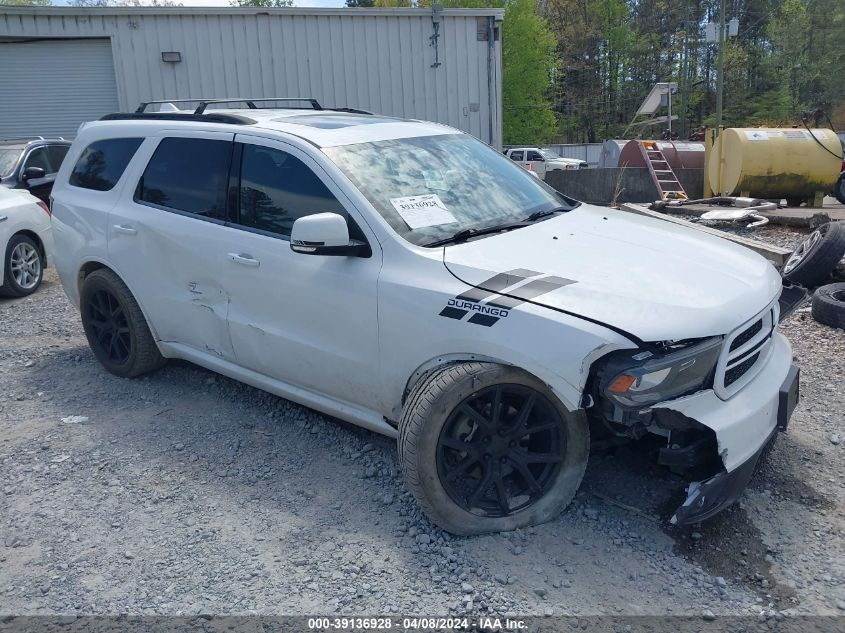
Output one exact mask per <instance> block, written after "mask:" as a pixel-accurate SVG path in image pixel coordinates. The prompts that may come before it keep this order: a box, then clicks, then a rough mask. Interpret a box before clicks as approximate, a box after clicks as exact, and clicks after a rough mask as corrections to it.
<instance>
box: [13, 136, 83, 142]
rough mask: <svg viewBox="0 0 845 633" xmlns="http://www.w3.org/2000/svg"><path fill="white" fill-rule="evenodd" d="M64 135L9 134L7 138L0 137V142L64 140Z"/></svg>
mask: <svg viewBox="0 0 845 633" xmlns="http://www.w3.org/2000/svg"><path fill="white" fill-rule="evenodd" d="M66 140H67V139H66V138H65V137H64V136H47V137H44V136H10V137H8V138H0V143H8V142H9V141H66Z"/></svg>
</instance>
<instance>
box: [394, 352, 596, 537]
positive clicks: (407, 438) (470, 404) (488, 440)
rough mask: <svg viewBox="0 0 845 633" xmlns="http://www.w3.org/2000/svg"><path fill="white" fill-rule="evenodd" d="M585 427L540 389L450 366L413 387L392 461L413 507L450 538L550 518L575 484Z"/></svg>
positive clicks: (520, 376)
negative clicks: (399, 470)
mask: <svg viewBox="0 0 845 633" xmlns="http://www.w3.org/2000/svg"><path fill="white" fill-rule="evenodd" d="M589 440H590V437H589V427H588V423H587V419H586V416H585V415H584V413H583V412H582V411H578V412H570V411H568V410H567V409H566V408H565V407H564V406H563V405H562V404H561V403H560V401H559V400H558V399H557V398H556V397H555V396H554V394H553V393H552V392H551V390H550V389H549V388H548V387H547V386H546V385H545V384H544V383H543V382H542V381H540V380H538V379H536V378H534V377H533V376H531V375H529V374H527V373H525V372H524V371H522V370H520V369H518V368H516V367H510V366H504V365H496V364H492V363H475V362H473V363H460V364H454V365H448V366H445V367H442V368H439V369H437V370H434V371H433V372H431V373H430V374H428V375H427V376H426V377H424V378H423V379H422V380H420V381H419V382H418V383H417V385H415V386H414V388H413V390H412V391H411V393H410V395H409V396H408V400H407V402H406V404H405V410H404V412H403V415H402V419H401V421H400V425H399V460H400V464H401V467H402V471H403V473H404V475H405V482H406V484H407V485H408V488H409V489H410V490H411V493H412V494H413V495H414V497H415V498H416V500H417V503H418V504H419V505H420V507H421V508H422V509H423V511H424V512H425V513H426V514H427V515H428V517H429V518H430V519H431V520H432V521H433V522H434V523H436V524H437V525H439V526H440V527H441V528H443V529H445V530H448V531H449V532H452V533H454V534H482V533H486V532H499V531H509V530H514V529H516V528H519V527H524V526H527V525H534V524H538V523H544V522H546V521H550V520H552V519H554V518H555V517H556V516H557V515H558V514H559V513H560V511H561V510H562V509H563V508H564V507H566V506H567V505H568V504H569V503H570V501H571V500H572V497H573V496H574V495H575V492H576V491H577V489H578V486H579V485H580V483H581V479H582V478H583V476H584V470H585V468H586V466H587V458H588V456H589V444H590V441H589Z"/></svg>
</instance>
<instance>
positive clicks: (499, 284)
mask: <svg viewBox="0 0 845 633" xmlns="http://www.w3.org/2000/svg"><path fill="white" fill-rule="evenodd" d="M542 274H543V273H538V272H535V271H533V270H526V269H524V268H517V269H516V270H509V271H508V272H506V273H499V274H497V275H493V276H492V277H490V279H488V280H486V281H482V282H481V283H480V284H478V285H479V286H483V288H482V287H479V288H473V289H472V290H467V291H466V292H463V293H461V294H459V295H458V296H457V297H455V299H462V300H464V301H475V302H478V301H483V300H484V299H486V298H487V297H492V296H493V295H497V294H499V293H500V292H501V291H502V290H504V289H505V288H507V287H508V286H514V285H516V284H518V283H520V282H522V281H525V280H526V279H528V278H530V277H536V276H537V275H542Z"/></svg>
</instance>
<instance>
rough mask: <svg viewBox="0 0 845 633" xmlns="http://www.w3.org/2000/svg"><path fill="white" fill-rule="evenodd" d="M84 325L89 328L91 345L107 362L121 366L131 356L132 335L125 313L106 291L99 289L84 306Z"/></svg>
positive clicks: (118, 302) (116, 300)
mask: <svg viewBox="0 0 845 633" xmlns="http://www.w3.org/2000/svg"><path fill="white" fill-rule="evenodd" d="M85 311H86V315H85V316H86V317H87V318H86V323H87V324H88V325H89V326H90V328H91V331H92V334H93V337H92V339H93V340H92V343H94V344H95V345H97V346H98V347H99V350H98V351H99V352H100V353H101V354H102V355H103V356H105V357H106V358H107V359H108V360H109V362H111V363H114V364H116V365H123V364H125V363H126V362H127V361H128V360H129V357H130V355H131V354H132V334H131V332H130V329H129V320H128V319H127V317H126V311H125V310H124V308H123V306H122V305H121V303H120V301H118V299H117V297H115V296H114V295H113V294H112V293H111V292H109V291H108V290H106V289H104V288H101V289H98V290H97V291H96V292H94V293H92V295H91V296H90V298H89V300H88V302H87V303H86V305H85Z"/></svg>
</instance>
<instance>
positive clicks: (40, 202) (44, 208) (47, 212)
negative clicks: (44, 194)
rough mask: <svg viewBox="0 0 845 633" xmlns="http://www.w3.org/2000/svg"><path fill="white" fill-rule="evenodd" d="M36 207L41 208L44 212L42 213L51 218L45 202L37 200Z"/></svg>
mask: <svg viewBox="0 0 845 633" xmlns="http://www.w3.org/2000/svg"><path fill="white" fill-rule="evenodd" d="M38 206H39V207H41V208H42V209H43V210H44V213H46V214H47V215H48V216H51V215H52V214H51V213H50V207H48V206H47V203H46V202H44V201H43V200H39V201H38Z"/></svg>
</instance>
